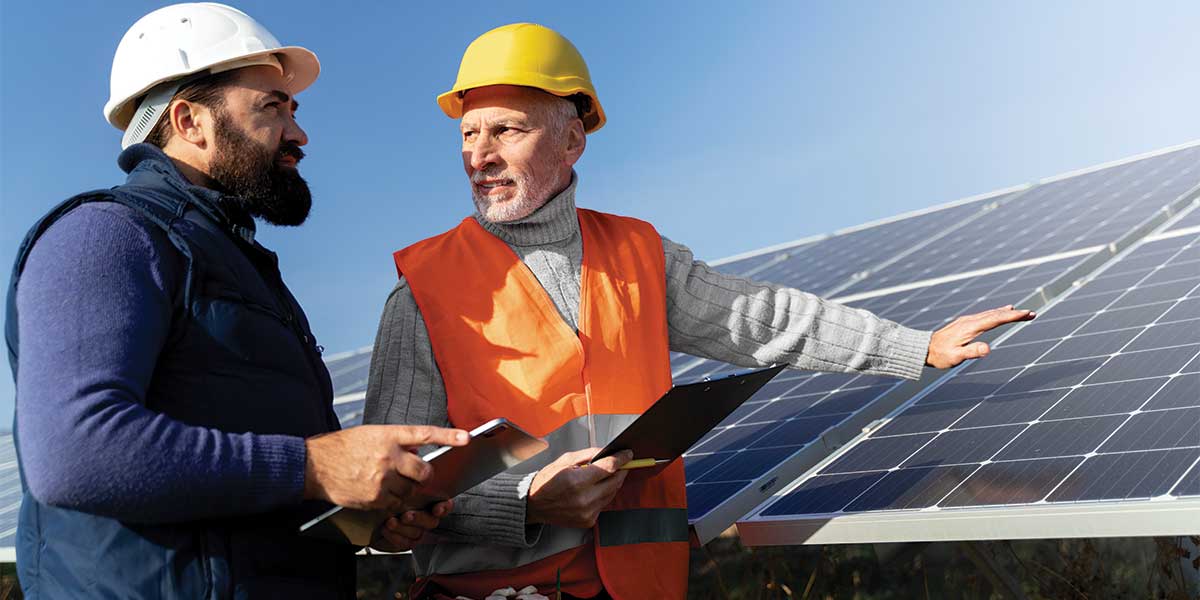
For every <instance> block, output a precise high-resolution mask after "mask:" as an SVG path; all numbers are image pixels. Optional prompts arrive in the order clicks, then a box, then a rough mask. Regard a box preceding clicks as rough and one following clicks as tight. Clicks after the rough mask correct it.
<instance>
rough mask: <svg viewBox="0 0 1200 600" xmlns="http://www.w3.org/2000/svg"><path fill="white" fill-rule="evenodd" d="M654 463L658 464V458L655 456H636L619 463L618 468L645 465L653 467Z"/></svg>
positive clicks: (644, 466)
mask: <svg viewBox="0 0 1200 600" xmlns="http://www.w3.org/2000/svg"><path fill="white" fill-rule="evenodd" d="M656 464H658V459H655V458H637V459H634V460H631V461H629V462H627V463H625V464H623V465H621V469H620V470H622V471H626V470H629V469H644V468H646V467H653V466H654V465H656Z"/></svg>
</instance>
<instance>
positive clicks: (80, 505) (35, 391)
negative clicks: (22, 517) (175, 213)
mask: <svg viewBox="0 0 1200 600" xmlns="http://www.w3.org/2000/svg"><path fill="white" fill-rule="evenodd" d="M181 279H182V264H181V262H180V257H179V255H178V253H177V251H176V250H175V249H174V248H173V247H172V246H171V245H170V243H169V242H168V241H167V239H166V236H165V235H163V234H162V233H161V232H160V231H159V230H158V229H157V228H155V227H154V226H153V225H151V224H149V222H147V221H145V220H144V219H143V218H142V217H140V215H137V214H136V213H134V211H132V210H131V209H128V208H126V207H124V206H120V205H117V204H110V203H103V204H100V203H95V204H87V205H84V206H81V207H79V208H77V209H75V210H73V211H71V212H70V213H68V214H67V215H65V216H63V217H62V218H61V219H60V220H59V221H58V222H56V223H55V224H54V225H52V226H51V227H50V229H49V230H47V231H46V232H45V233H44V234H43V236H42V237H41V238H40V239H39V240H38V242H37V243H36V244H35V245H34V248H33V250H32V252H31V254H30V256H29V260H28V262H27V263H26V267H25V271H24V273H23V275H22V277H21V280H20V285H19V287H18V291H17V306H18V314H19V316H18V326H19V328H20V335H21V347H20V356H19V359H18V360H19V362H18V377H17V430H18V432H19V435H18V448H19V450H20V456H21V461H22V466H23V471H24V474H25V477H26V482H27V484H28V486H29V491H30V492H31V493H32V494H33V497H34V498H36V499H38V500H39V501H40V502H43V503H45V504H48V505H51V506H57V507H63V508H69V509H72V510H78V511H83V512H88V513H93V514H98V515H102V516H106V517H112V518H116V519H120V520H123V521H129V522H143V523H156V522H158V523H162V522H175V521H185V520H194V519H202V518H210V517H220V516H229V515H236V514H252V513H258V512H263V511H267V510H270V509H273V508H276V507H279V506H281V505H284V504H288V503H292V502H298V501H300V500H301V497H302V495H303V490H304V468H305V458H306V457H305V446H304V440H303V439H302V438H298V437H291V436H281V435H256V434H253V433H238V434H235V433H226V432H222V431H218V430H215V429H209V428H204V427H196V426H191V425H187V424H184V423H181V422H179V421H175V420H173V419H171V418H169V417H167V416H166V415H163V414H161V413H158V412H155V411H153V410H150V409H149V408H147V407H146V390H147V388H148V387H149V384H150V380H151V378H152V377H153V376H154V372H155V365H156V363H157V357H158V354H159V352H160V350H161V349H162V347H163V345H164V342H165V340H166V337H167V334H168V331H169V329H170V321H171V317H172V310H173V306H174V304H173V298H174V294H175V290H176V289H177V288H178V286H179V285H180V283H181V281H180V280H181Z"/></svg>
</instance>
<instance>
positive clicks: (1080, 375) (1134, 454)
mask: <svg viewBox="0 0 1200 600" xmlns="http://www.w3.org/2000/svg"><path fill="white" fill-rule="evenodd" d="M996 357H1000V360H999V361H994V360H991V359H992V358H996ZM1198 469H1200V235H1196V234H1190V235H1179V234H1172V233H1167V234H1162V235H1158V236H1153V237H1150V238H1147V241H1145V242H1143V243H1141V244H1139V245H1137V246H1136V248H1135V249H1134V250H1132V251H1130V252H1129V253H1128V254H1125V255H1123V256H1122V257H1120V259H1118V260H1116V261H1113V262H1112V263H1110V264H1109V265H1108V266H1107V267H1105V268H1104V270H1103V271H1102V272H1100V273H1099V274H1097V275H1096V276H1094V277H1093V278H1092V279H1090V280H1089V281H1088V282H1087V283H1086V284H1084V285H1083V286H1081V287H1078V288H1077V289H1075V290H1074V291H1073V292H1072V293H1070V294H1069V295H1067V296H1065V297H1064V298H1063V299H1061V300H1059V301H1058V302H1056V303H1055V304H1053V305H1052V306H1050V307H1049V308H1048V309H1047V310H1045V311H1043V312H1042V314H1041V316H1040V317H1039V318H1038V320H1037V321H1034V322H1033V323H1031V324H1028V325H1026V326H1024V327H1022V328H1021V329H1019V330H1017V331H1016V332H1014V333H1013V334H1012V335H1011V336H1009V337H1007V338H1005V339H1004V340H1003V341H1002V343H1001V344H999V345H998V347H997V349H996V351H995V353H994V355H993V356H992V357H989V359H987V360H982V361H976V362H974V363H973V364H971V365H969V366H967V367H965V368H963V369H961V370H959V371H956V372H954V373H953V374H952V375H951V376H949V377H947V378H946V379H944V380H943V381H942V382H940V384H939V385H937V386H935V387H933V388H931V389H930V390H928V391H927V392H926V393H924V394H922V395H919V396H918V397H917V398H916V400H915V401H914V402H912V403H911V404H910V405H908V406H907V407H906V408H904V409H903V410H901V411H899V412H898V413H897V414H895V415H893V416H892V417H891V418H889V419H888V420H887V421H886V423H885V424H883V425H882V426H879V427H877V428H875V429H874V430H872V431H871V432H870V433H869V434H867V435H864V436H862V437H861V438H860V439H859V440H857V441H856V442H855V443H854V444H853V445H852V446H850V447H848V448H847V449H845V450H843V451H841V452H839V453H837V454H836V455H835V456H833V457H831V458H830V459H829V460H827V461H826V463H825V464H823V465H822V466H821V467H820V469H818V470H815V473H812V474H810V475H808V476H806V477H803V478H801V479H800V480H798V481H797V482H796V483H794V484H792V485H790V486H788V489H787V490H786V493H783V494H780V495H779V496H778V497H776V498H775V499H773V500H772V501H771V502H769V503H767V504H766V505H764V506H763V507H762V508H760V509H759V510H757V511H755V513H754V515H752V516H751V517H750V518H749V519H747V520H745V521H744V522H742V523H739V529H740V531H741V533H742V536H743V541H744V542H745V543H748V544H769V543H805V542H808V543H826V542H838V541H843V542H865V541H876V542H883V541H915V540H938V539H994V538H1010V539H1011V538H1019V537H1073V536H1081V535H1088V536H1093V535H1094V536H1103V535H1176V534H1194V533H1195V532H1196V531H1195V529H1196V524H1197V523H1200V498H1196V496H1198V495H1200V490H1198V488H1200V483H1198V482H1197V478H1198V477H1200V472H1198ZM1118 508H1119V510H1122V511H1126V512H1125V518H1098V517H1104V516H1106V515H1107V516H1109V517H1112V516H1113V515H1114V514H1115V511H1117V510H1118ZM1085 509H1086V510H1085ZM1080 515H1083V516H1082V517H1081V516H1080ZM1004 517H1017V518H1015V519H1005V518H1004ZM1034 523H1036V525H1033V524H1034Z"/></svg>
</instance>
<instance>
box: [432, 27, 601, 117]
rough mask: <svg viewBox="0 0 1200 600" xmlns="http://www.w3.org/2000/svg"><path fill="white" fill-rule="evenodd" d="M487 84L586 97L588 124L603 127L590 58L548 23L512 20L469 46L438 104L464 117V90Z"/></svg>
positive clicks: (455, 115) (447, 111) (451, 115)
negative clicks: (537, 23)
mask: <svg viewBox="0 0 1200 600" xmlns="http://www.w3.org/2000/svg"><path fill="white" fill-rule="evenodd" d="M485 85H523V86H527V87H534V88H538V89H540V90H543V91H546V92H549V93H551V94H554V95H555V96H562V97H568V96H573V95H575V94H583V95H585V96H587V98H588V100H589V102H587V103H585V104H587V106H586V110H584V112H583V113H582V115H581V118H582V119H583V129H584V131H586V132H587V133H592V132H593V131H596V130H597V129H600V128H601V127H603V126H604V121H605V118H604V109H603V108H601V107H600V99H599V98H597V97H596V89H595V88H593V87H592V77H591V75H589V74H588V68H587V63H585V62H583V56H582V55H581V54H579V50H576V49H575V45H574V44H572V43H571V41H570V40H568V39H567V38H565V37H563V36H562V35H561V34H559V33H558V32H557V31H554V30H553V29H550V28H549V27H543V26H541V25H535V24H533V23H513V24H512V25H505V26H503V27H497V28H495V29H493V30H491V31H489V32H487V33H485V34H483V35H481V36H479V37H477V38H475V41H473V42H471V45H470V46H467V51H466V52H464V53H463V58H462V64H461V65H459V67H458V79H457V80H455V81H454V87H453V88H452V89H451V90H450V91H448V92H446V93H444V94H442V95H440V96H438V99H437V101H438V106H440V107H442V112H444V113H446V116H448V117H450V118H451V119H458V118H460V117H462V112H463V94H465V93H466V92H467V90H470V89H474V88H477V87H483V86H485Z"/></svg>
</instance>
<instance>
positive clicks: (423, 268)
mask: <svg viewBox="0 0 1200 600" xmlns="http://www.w3.org/2000/svg"><path fill="white" fill-rule="evenodd" d="M577 214H578V217H579V224H580V230H581V233H582V236H583V265H582V270H581V282H582V283H581V285H582V289H581V290H580V307H579V308H580V310H579V323H578V325H579V331H578V333H576V332H575V331H572V330H571V327H570V326H569V325H568V324H567V323H566V322H565V321H564V320H563V318H562V316H561V315H560V314H559V313H558V311H557V310H556V308H555V306H554V303H553V301H552V300H551V299H550V297H549V296H548V295H547V293H546V291H545V289H543V288H542V286H541V284H540V283H539V282H538V280H537V278H536V277H534V275H533V273H532V272H531V271H530V270H529V269H528V268H527V267H526V266H525V265H524V264H523V263H522V262H521V261H520V259H519V258H518V257H517V256H516V254H514V253H513V251H512V249H510V248H509V247H508V246H507V245H506V244H505V243H504V242H503V241H502V240H500V239H498V238H496V237H495V236H493V235H492V234H490V233H488V232H487V231H486V230H484V229H483V227H481V226H480V225H479V223H477V222H476V221H475V220H474V219H473V218H467V219H464V220H463V221H462V223H461V224H459V225H458V226H457V227H455V228H454V229H452V230H450V231H448V232H446V233H444V234H442V235H439V236H436V237H433V238H430V239H427V240H424V241H421V242H418V243H416V244H414V245H412V246H409V247H408V248H405V249H404V250H401V251H399V252H397V253H396V254H395V259H396V268H397V270H398V271H399V273H400V274H401V276H403V277H404V278H405V279H407V281H408V284H409V286H410V288H411V289H412V293H413V297H414V298H415V300H416V302H417V306H418V307H419V308H420V311H421V315H422V316H423V318H424V319H425V324H426V326H427V327H428V329H429V334H430V341H431V342H432V346H433V353H434V358H435V359H436V360H437V364H438V368H439V370H440V371H441V373H442V376H443V379H444V380H445V385H446V397H447V401H448V407H447V408H448V412H449V415H450V421H451V423H452V424H453V425H454V426H455V427H460V428H464V429H472V428H474V427H476V426H478V425H480V424H482V423H485V422H487V421H490V420H492V419H494V418H497V417H506V418H508V419H509V420H511V421H512V422H514V423H516V424H517V425H518V426H520V427H522V428H523V429H525V430H526V431H529V432H530V433H532V434H534V435H537V436H550V434H552V433H555V432H556V431H557V430H560V429H562V428H565V427H567V426H568V425H570V424H571V422H573V421H575V422H577V421H578V419H580V418H585V419H586V418H587V417H588V415H589V406H590V412H591V414H592V415H599V416H598V417H595V418H598V419H599V418H602V417H603V416H606V415H607V416H626V417H628V418H629V420H632V418H633V417H635V416H636V415H639V414H641V413H642V412H643V411H645V410H646V409H647V408H648V407H649V406H650V405H651V404H653V403H654V401H655V400H657V399H658V398H659V397H660V396H661V395H662V394H663V393H665V392H666V391H667V390H668V389H669V388H670V387H671V370H670V360H669V355H668V350H667V315H666V271H665V266H664V257H663V248H662V239H661V237H660V236H659V235H658V232H657V231H656V230H655V229H654V227H653V226H651V225H650V224H649V223H645V222H643V221H639V220H636V219H632V218H628V217H619V216H615V215H608V214H604V213H598V212H595V211H590V210H583V209H579V210H578V211H577ZM626 422H627V421H626ZM615 433H617V432H612V431H610V432H609V433H608V434H606V435H605V437H611V436H612V435H615ZM607 441H608V439H599V440H597V443H599V444H600V445H603V444H605V443H606V442H607ZM574 444H575V445H578V447H573V448H555V447H553V446H552V447H551V449H550V450H549V451H547V452H545V453H543V454H545V455H549V454H550V453H553V454H554V456H552V457H550V458H549V459H546V461H545V462H548V461H549V460H552V459H553V458H554V457H557V456H558V455H560V454H562V453H563V452H567V451H571V450H579V449H582V448H584V447H586V445H579V444H578V443H577V442H575V443H574ZM640 458H649V457H640ZM686 506H687V494H686V491H685V488H684V473H683V464H682V461H678V460H677V461H675V462H674V463H672V464H670V465H669V466H667V467H666V468H665V469H662V470H660V471H658V472H651V470H650V469H647V470H644V471H638V470H635V471H631V472H630V474H629V475H628V476H627V478H626V479H625V483H624V484H623V485H622V488H621V490H620V492H618V494H617V496H616V498H615V499H614V501H613V502H612V504H611V505H610V506H609V507H608V508H607V509H605V511H604V512H602V513H601V515H600V517H599V519H598V521H597V524H596V526H595V527H594V528H593V529H592V536H591V539H590V540H589V541H587V542H585V543H582V544H581V545H579V546H577V547H574V548H570V549H566V550H562V551H558V552H556V553H554V554H551V555H549V556H546V557H544V558H540V559H538V560H534V561H532V562H529V563H527V564H521V565H519V566H516V567H513V568H506V569H497V570H485V571H472V572H469V573H439V572H436V568H435V569H434V571H435V572H432V573H426V574H425V575H426V576H427V577H425V578H423V581H432V582H433V583H436V584H437V585H438V586H440V587H441V588H443V589H445V590H447V591H449V592H450V593H451V595H454V594H462V595H465V596H469V597H472V598H482V597H484V596H486V595H487V593H488V592H491V591H492V590H495V589H498V588H501V587H506V586H509V585H516V586H517V587H518V588H519V587H521V586H524V585H535V586H537V587H538V589H539V592H540V593H542V594H546V595H550V592H553V591H554V584H555V580H556V576H558V575H559V574H561V582H562V591H563V592H564V593H568V594H571V595H574V596H580V597H588V596H591V595H595V594H596V593H598V592H599V591H600V589H601V587H603V589H605V590H607V591H608V593H609V594H610V595H612V597H613V598H615V599H617V600H624V599H630V600H633V599H644V598H666V599H671V598H679V599H682V598H684V597H685V596H686V595H687V576H688V551H689V550H688V529H687V509H686ZM572 531H574V530H572ZM463 551H464V552H471V551H475V552H478V553H481V554H480V556H484V555H485V554H486V553H488V552H491V551H496V552H498V551H499V549H495V548H493V549H492V550H489V549H488V547H486V546H483V547H474V548H467V549H465V550H463ZM484 560H486V558H485V559H484ZM476 564H477V562H476ZM420 586H421V584H418V588H419V587H420Z"/></svg>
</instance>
